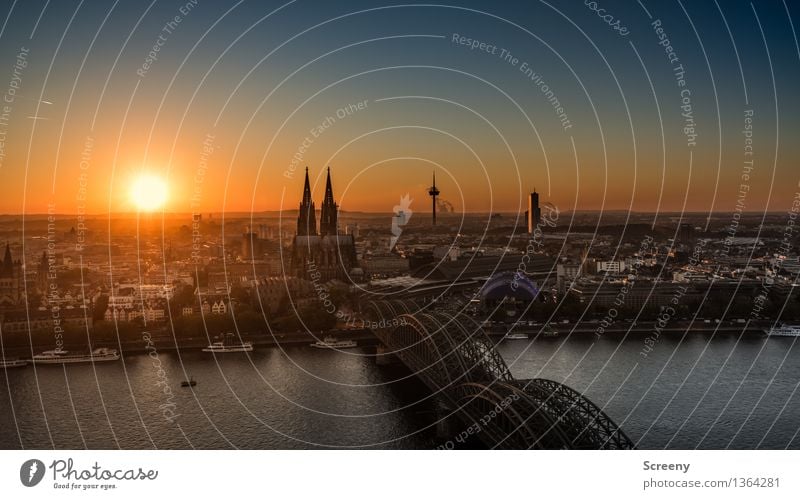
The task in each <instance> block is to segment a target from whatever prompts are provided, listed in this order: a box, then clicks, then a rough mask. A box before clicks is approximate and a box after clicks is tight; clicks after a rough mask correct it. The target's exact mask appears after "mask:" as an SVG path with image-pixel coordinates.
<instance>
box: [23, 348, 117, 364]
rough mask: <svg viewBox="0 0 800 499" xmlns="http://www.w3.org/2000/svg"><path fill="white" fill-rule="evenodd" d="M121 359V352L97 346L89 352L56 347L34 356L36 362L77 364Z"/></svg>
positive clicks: (33, 359) (33, 360)
mask: <svg viewBox="0 0 800 499" xmlns="http://www.w3.org/2000/svg"><path fill="white" fill-rule="evenodd" d="M110 360H119V353H118V352H117V351H116V350H114V349H113V348H95V349H94V350H92V351H91V352H89V353H82V352H81V353H70V352H69V351H67V350H63V349H61V348H56V349H55V350H48V351H46V352H42V353H39V354H36V355H34V356H33V358H32V359H31V361H32V362H33V363H34V364H76V363H80V362H106V361H110Z"/></svg>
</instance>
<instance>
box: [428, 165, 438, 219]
mask: <svg viewBox="0 0 800 499" xmlns="http://www.w3.org/2000/svg"><path fill="white" fill-rule="evenodd" d="M428 194H429V195H430V197H431V198H432V199H433V225H436V196H438V195H439V189H437V188H436V172H433V185H432V186H431V188H430V189H428Z"/></svg>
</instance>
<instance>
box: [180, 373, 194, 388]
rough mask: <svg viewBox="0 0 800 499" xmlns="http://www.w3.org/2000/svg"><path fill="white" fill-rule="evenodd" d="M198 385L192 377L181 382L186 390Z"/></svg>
mask: <svg viewBox="0 0 800 499" xmlns="http://www.w3.org/2000/svg"><path fill="white" fill-rule="evenodd" d="M196 384H197V381H195V380H194V376H191V377H190V378H189V379H188V380H183V381H181V386H182V387H184V388H187V387H190V386H194V385H196Z"/></svg>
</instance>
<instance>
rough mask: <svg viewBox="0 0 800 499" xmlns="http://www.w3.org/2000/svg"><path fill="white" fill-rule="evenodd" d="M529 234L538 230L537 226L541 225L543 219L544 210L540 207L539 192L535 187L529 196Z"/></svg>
mask: <svg viewBox="0 0 800 499" xmlns="http://www.w3.org/2000/svg"><path fill="white" fill-rule="evenodd" d="M527 214H528V220H527V222H528V234H533V231H534V230H536V226H537V225H539V222H541V220H542V210H541V209H539V193H537V192H536V189H533V192H531V194H530V196H529V197H528V211H527Z"/></svg>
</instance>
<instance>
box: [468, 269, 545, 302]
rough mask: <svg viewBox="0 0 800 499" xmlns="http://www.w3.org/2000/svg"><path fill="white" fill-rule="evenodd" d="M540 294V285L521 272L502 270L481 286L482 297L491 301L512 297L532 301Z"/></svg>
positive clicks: (522, 300) (519, 300)
mask: <svg viewBox="0 0 800 499" xmlns="http://www.w3.org/2000/svg"><path fill="white" fill-rule="evenodd" d="M538 295H539V286H538V285H537V284H536V283H535V282H533V281H531V280H530V279H528V278H527V277H526V276H525V274H523V273H521V272H500V273H498V274H495V275H494V276H492V277H491V278H490V279H489V280H488V281H486V284H484V285H483V288H481V298H482V299H483V300H484V301H490V302H496V301H501V300H503V299H510V298H513V299H514V301H517V302H530V301H533V300H534V299H535V298H536V297H537V296H538Z"/></svg>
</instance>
